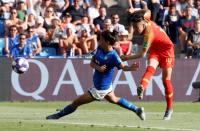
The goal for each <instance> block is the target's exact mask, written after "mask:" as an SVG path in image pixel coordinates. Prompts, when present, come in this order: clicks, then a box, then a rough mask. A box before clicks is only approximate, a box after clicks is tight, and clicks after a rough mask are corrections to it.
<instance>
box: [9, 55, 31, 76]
mask: <svg viewBox="0 0 200 131" xmlns="http://www.w3.org/2000/svg"><path fill="white" fill-rule="evenodd" d="M12 69H13V70H14V71H15V72H16V73H18V74H23V73H25V72H26V71H28V69H29V63H28V60H27V59H26V58H22V57H18V58H16V59H14V60H13V62H12Z"/></svg>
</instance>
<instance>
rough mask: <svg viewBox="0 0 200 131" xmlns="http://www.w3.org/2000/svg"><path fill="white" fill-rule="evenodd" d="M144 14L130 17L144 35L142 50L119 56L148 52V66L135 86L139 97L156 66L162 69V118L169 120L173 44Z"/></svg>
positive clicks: (138, 13)
mask: <svg viewBox="0 0 200 131" xmlns="http://www.w3.org/2000/svg"><path fill="white" fill-rule="evenodd" d="M144 16H145V13H144V12H142V11H139V12H135V13H133V14H132V17H131V20H132V23H133V24H132V25H133V28H134V31H136V32H137V33H139V34H142V35H143V37H144V41H143V49H142V51H141V52H139V53H137V54H134V55H130V56H122V57H121V58H122V59H123V60H130V59H137V58H141V57H145V56H146V54H147V52H148V66H147V68H146V71H145V73H144V75H143V77H142V79H141V82H140V86H139V87H138V88H137V94H138V97H139V99H142V98H143V92H144V90H145V89H146V88H147V86H148V84H149V81H150V78H151V77H152V76H153V75H154V73H155V71H156V68H157V67H158V66H159V67H160V68H161V69H162V81H163V85H164V87H165V97H166V102H167V108H166V111H165V115H164V117H163V119H164V120H170V119H171V115H172V113H173V110H172V102H173V86H172V83H171V75H172V68H173V66H174V60H175V58H174V46H173V43H172V42H171V40H170V38H169V37H168V36H167V34H166V33H165V32H164V30H163V29H162V28H160V27H159V26H158V25H156V24H155V23H154V22H152V21H150V20H148V19H146V17H144Z"/></svg>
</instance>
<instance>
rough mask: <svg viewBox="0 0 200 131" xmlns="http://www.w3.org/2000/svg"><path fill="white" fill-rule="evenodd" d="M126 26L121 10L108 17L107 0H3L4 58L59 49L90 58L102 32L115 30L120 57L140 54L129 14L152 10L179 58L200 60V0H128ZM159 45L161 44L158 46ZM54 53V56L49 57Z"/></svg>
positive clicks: (0, 36)
mask: <svg viewBox="0 0 200 131" xmlns="http://www.w3.org/2000/svg"><path fill="white" fill-rule="evenodd" d="M124 1H126V2H127V3H128V6H127V7H126V9H125V10H126V12H125V13H126V14H127V23H126V24H124V25H123V24H120V23H119V22H120V15H119V12H120V10H119V11H117V12H114V13H112V14H111V15H108V12H107V11H108V9H107V8H106V7H105V6H104V4H103V3H104V2H105V3H106V1H103V0H1V1H0V2H1V3H0V39H3V40H4V48H3V54H4V55H5V56H8V57H15V56H20V55H23V56H27V57H32V56H42V54H43V53H42V51H43V49H47V48H48V49H49V48H51V49H54V50H55V52H56V54H54V55H58V56H63V57H68V56H83V55H90V54H91V53H92V52H93V51H94V50H95V49H96V48H97V46H98V35H99V34H100V32H102V31H103V30H115V31H117V32H118V34H119V41H118V43H116V45H115V49H116V50H117V52H118V53H119V55H129V54H131V53H136V51H137V50H138V49H136V50H135V48H139V47H140V46H138V45H137V44H139V45H141V44H140V43H134V42H132V41H133V40H132V39H134V38H133V36H134V34H135V35H137V32H134V30H133V27H132V26H131V22H130V21H129V15H130V14H131V13H133V12H134V11H136V10H140V9H149V10H150V11H151V20H153V21H155V22H156V23H157V24H158V25H160V26H161V27H162V28H163V29H164V30H165V31H166V33H167V34H168V36H169V37H170V39H171V40H172V42H173V43H174V45H175V47H176V48H178V50H179V51H177V53H178V54H183V55H184V57H185V58H195V57H200V19H199V16H200V0H124ZM158 44H159V43H158ZM50 55H51V54H50Z"/></svg>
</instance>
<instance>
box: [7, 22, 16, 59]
mask: <svg viewBox="0 0 200 131" xmlns="http://www.w3.org/2000/svg"><path fill="white" fill-rule="evenodd" d="M4 39H5V53H6V55H9V54H10V51H11V50H12V48H14V47H15V45H17V44H18V40H19V35H18V31H17V26H16V25H12V26H10V28H9V33H8V35H7V36H5V38H4Z"/></svg>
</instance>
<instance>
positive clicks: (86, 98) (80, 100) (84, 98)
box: [46, 92, 94, 119]
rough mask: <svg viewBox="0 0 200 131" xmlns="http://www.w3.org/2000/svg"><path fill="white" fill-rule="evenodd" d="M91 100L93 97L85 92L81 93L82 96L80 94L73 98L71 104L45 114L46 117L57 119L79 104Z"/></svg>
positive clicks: (72, 110) (69, 112) (73, 109)
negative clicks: (50, 113) (58, 110)
mask: <svg viewBox="0 0 200 131" xmlns="http://www.w3.org/2000/svg"><path fill="white" fill-rule="evenodd" d="M92 101H94V99H93V98H92V97H91V95H90V94H89V93H88V92H87V93H85V94H83V95H82V96H80V97H79V98H77V99H76V100H74V101H73V102H72V104H70V105H68V106H66V107H65V108H64V109H62V110H61V111H60V112H58V113H55V114H52V115H49V116H47V117H46V119H59V118H61V117H63V116H66V115H69V114H71V113H73V112H74V111H75V110H76V109H77V108H78V107H79V106H81V105H83V104H87V103H90V102H92Z"/></svg>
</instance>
